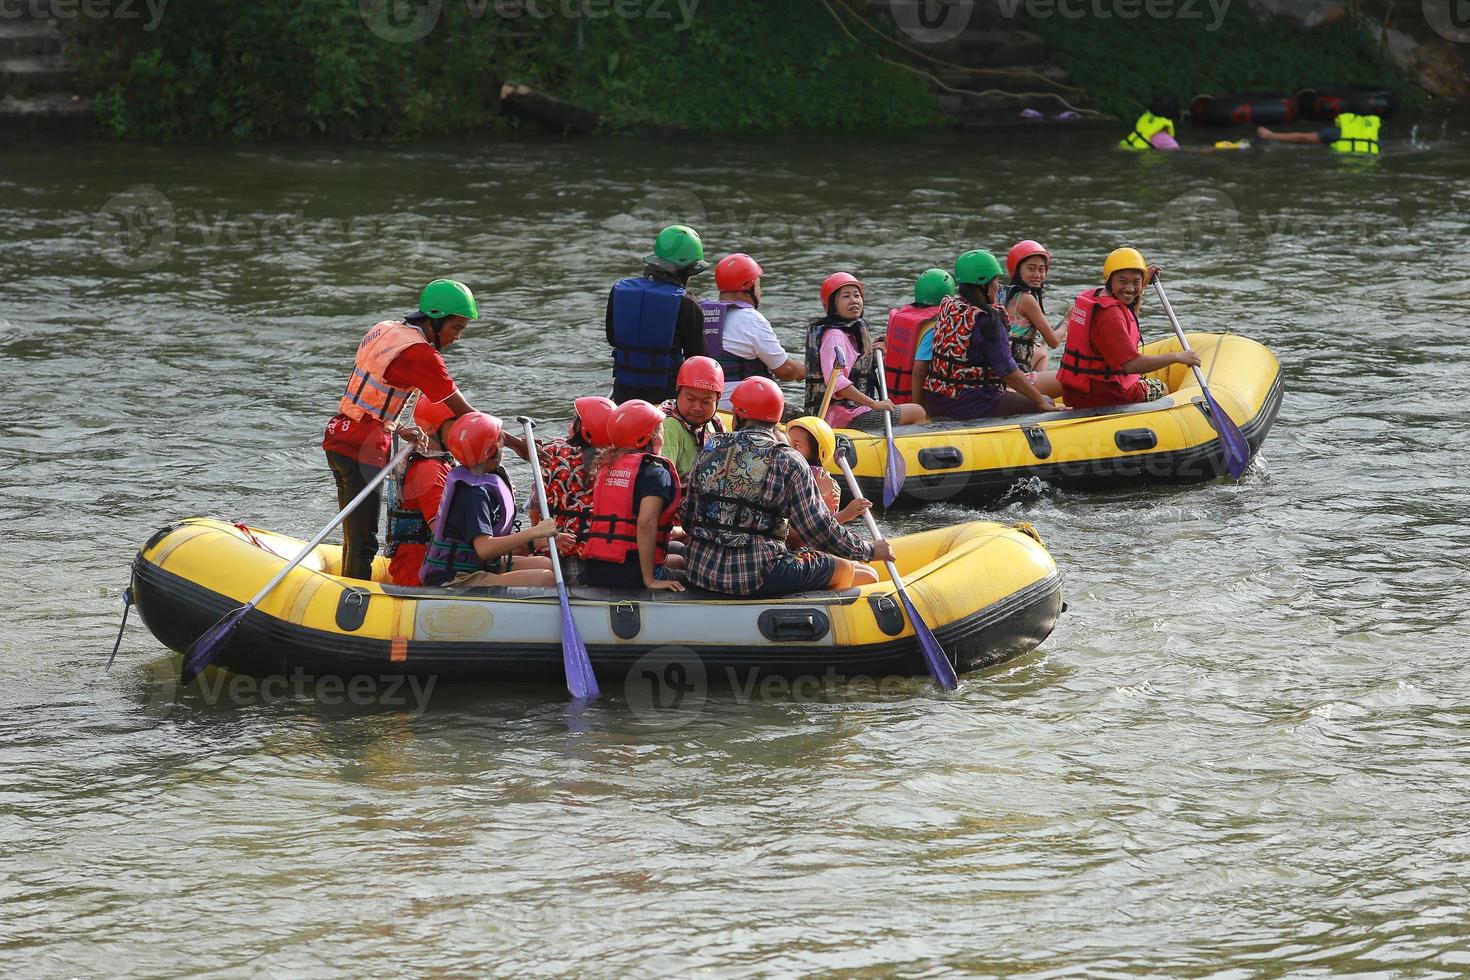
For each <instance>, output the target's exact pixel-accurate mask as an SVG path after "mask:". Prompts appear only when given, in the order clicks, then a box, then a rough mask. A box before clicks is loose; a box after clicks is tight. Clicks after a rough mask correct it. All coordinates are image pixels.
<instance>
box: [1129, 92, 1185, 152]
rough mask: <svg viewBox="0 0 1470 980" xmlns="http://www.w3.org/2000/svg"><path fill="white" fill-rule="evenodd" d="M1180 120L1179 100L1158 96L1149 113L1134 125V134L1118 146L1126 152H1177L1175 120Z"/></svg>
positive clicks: (1172, 97) (1150, 104) (1170, 96)
mask: <svg viewBox="0 0 1470 980" xmlns="http://www.w3.org/2000/svg"><path fill="white" fill-rule="evenodd" d="M1178 118H1179V100H1178V99H1176V98H1175V97H1174V96H1172V95H1156V96H1154V97H1153V101H1151V102H1150V103H1149V105H1148V111H1147V112H1145V113H1144V114H1143V115H1141V116H1139V117H1138V121H1137V122H1135V123H1134V124H1133V132H1131V133H1129V134H1128V135H1127V136H1125V137H1123V139H1122V140H1120V141H1119V142H1118V146H1120V147H1121V148H1123V149H1125V150H1177V149H1179V142H1178V140H1176V139H1175V138H1174V120H1175V119H1178Z"/></svg>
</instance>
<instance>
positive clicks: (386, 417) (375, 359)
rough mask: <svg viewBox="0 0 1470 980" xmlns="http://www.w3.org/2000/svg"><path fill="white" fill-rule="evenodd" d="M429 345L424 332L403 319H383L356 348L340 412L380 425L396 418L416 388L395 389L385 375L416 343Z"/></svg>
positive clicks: (355, 419) (349, 416)
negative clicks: (370, 420) (377, 422)
mask: <svg viewBox="0 0 1470 980" xmlns="http://www.w3.org/2000/svg"><path fill="white" fill-rule="evenodd" d="M427 343H428V340H426V339H424V332H423V331H422V330H420V329H419V328H418V327H413V326H409V325H408V324H407V323H404V322H402V321H401V320H384V321H383V322H382V323H379V324H378V325H376V326H375V327H373V328H372V329H371V330H369V331H368V332H367V336H365V337H363V338H362V343H360V344H358V345H357V359H356V361H355V363H354V364H353V365H352V376H351V377H350V378H348V379H347V391H346V392H345V393H344V394H343V395H342V401H341V403H340V404H339V405H338V406H337V411H338V413H340V414H342V415H345V416H347V417H348V418H350V419H352V420H353V421H354V422H361V421H362V420H363V419H364V418H367V417H368V416H371V417H373V418H375V419H377V420H378V421H379V422H389V421H392V420H393V419H395V418H397V417H398V413H399V412H401V411H403V406H404V404H405V403H406V402H407V401H408V396H409V395H411V394H413V392H414V389H413V388H395V387H393V386H392V385H390V384H389V383H388V382H387V380H386V379H385V377H384V375H386V374H387V372H388V365H390V364H392V363H393V359H394V358H395V357H397V356H398V355H399V354H402V353H403V352H404V351H406V350H408V349H409V348H410V347H412V346H414V345H415V344H427Z"/></svg>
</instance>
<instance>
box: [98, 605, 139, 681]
mask: <svg viewBox="0 0 1470 980" xmlns="http://www.w3.org/2000/svg"><path fill="white" fill-rule="evenodd" d="M122 604H123V614H122V622H121V623H118V624H117V642H116V643H114V644H113V645H112V655H111V656H110V657H108V658H107V666H106V667H103V668H102V672H103V673H104V674H105V673H106V672H107V671H109V670H111V669H112V662H113V661H114V660H116V659H117V651H118V650H120V649H121V648H122V640H123V630H125V629H127V628H128V612H129V611H130V610H131V609H132V608H133V590H132V589H131V588H126V589H123V594H122Z"/></svg>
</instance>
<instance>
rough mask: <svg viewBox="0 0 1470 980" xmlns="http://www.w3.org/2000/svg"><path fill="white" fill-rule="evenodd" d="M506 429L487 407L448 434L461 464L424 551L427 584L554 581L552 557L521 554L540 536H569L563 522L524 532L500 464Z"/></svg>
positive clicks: (549, 522) (463, 417)
mask: <svg viewBox="0 0 1470 980" xmlns="http://www.w3.org/2000/svg"><path fill="white" fill-rule="evenodd" d="M502 434H503V427H502V425H501V422H500V419H498V418H496V417H495V416H493V415H486V414H485V413H483V412H470V413H469V414H467V415H461V416H460V417H459V418H458V419H456V420H455V421H454V424H453V425H451V426H450V428H449V432H448V434H447V435H446V437H445V438H447V439H448V441H449V451H450V452H451V453H453V454H454V458H455V459H456V460H457V461H458V462H459V465H458V466H456V467H455V468H454V469H452V470H450V471H449V476H448V478H447V479H446V480H445V481H444V493H443V496H442V497H441V498H440V500H439V513H438V515H437V516H436V517H435V518H434V528H433V533H432V536H431V537H430V540H429V553H428V554H427V555H425V556H424V564H423V571H422V576H423V584H424V585H444V586H454V587H461V586H464V587H469V586H482V585H530V586H551V585H555V584H556V580H555V578H554V577H553V575H552V571H551V559H550V558H539V557H536V558H532V557H523V556H520V555H516V554H514V553H515V552H517V551H520V550H522V549H524V548H526V547H527V546H529V545H530V544H531V543H532V542H534V541H537V540H539V539H540V538H550V537H555V538H557V539H558V544H560V543H561V539H562V538H563V537H565V538H571V535H569V534H568V535H562V534H558V533H557V530H556V522H555V521H553V520H545V521H542V522H541V523H539V524H537V525H535V526H534V527H532V528H531V529H530V530H529V531H516V530H514V527H515V517H516V503H515V495H514V494H513V492H512V491H511V487H510V483H509V482H507V481H506V479H505V478H504V477H503V476H501V475H500V474H499V473H497V472H496V470H498V469H499V468H500V456H501V442H502V439H501V437H502Z"/></svg>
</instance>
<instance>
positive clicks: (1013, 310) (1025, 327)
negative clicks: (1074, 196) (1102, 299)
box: [1003, 239, 1067, 398]
mask: <svg viewBox="0 0 1470 980" xmlns="http://www.w3.org/2000/svg"><path fill="white" fill-rule="evenodd" d="M1006 271H1007V272H1008V273H1009V274H1010V277H1011V283H1010V285H1009V286H1007V287H1006V290H1005V293H1004V295H1003V300H1004V302H1005V304H1006V315H1007V316H1009V317H1010V321H1011V356H1012V357H1014V358H1015V359H1016V365H1017V366H1018V367H1019V368H1020V369H1021V370H1022V371H1025V372H1027V373H1028V374H1029V376H1030V379H1031V383H1032V384H1033V385H1035V386H1036V387H1037V389H1038V390H1040V391H1042V392H1043V393H1045V394H1047V395H1050V396H1052V397H1053V398H1055V397H1058V396H1060V395H1061V393H1062V386H1061V385H1060V384H1058V383H1057V379H1056V372H1055V371H1048V370H1047V369H1046V368H1047V365H1048V364H1049V363H1050V360H1051V354H1050V351H1049V348H1052V347H1060V346H1061V345H1062V343H1063V342H1064V341H1065V340H1066V329H1065V324H1066V322H1067V319H1066V317H1063V318H1062V324H1063V328H1062V330H1061V332H1060V333H1058V332H1057V331H1055V330H1053V329H1052V328H1051V324H1049V323H1048V322H1047V318H1046V306H1045V300H1044V299H1043V294H1044V293H1045V291H1046V276H1047V273H1048V272H1050V271H1051V253H1050V252H1048V251H1047V250H1046V247H1045V246H1044V245H1042V244H1041V243H1040V242H1034V241H1031V240H1030V239H1027V240H1026V241H1024V242H1017V243H1016V244H1015V245H1013V246H1012V247H1011V250H1010V252H1008V253H1007V254H1006ZM1038 334H1039V335H1040V337H1041V339H1042V340H1044V341H1045V342H1046V345H1045V346H1040V345H1038V344H1037V343H1036V339H1037V335H1038Z"/></svg>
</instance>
